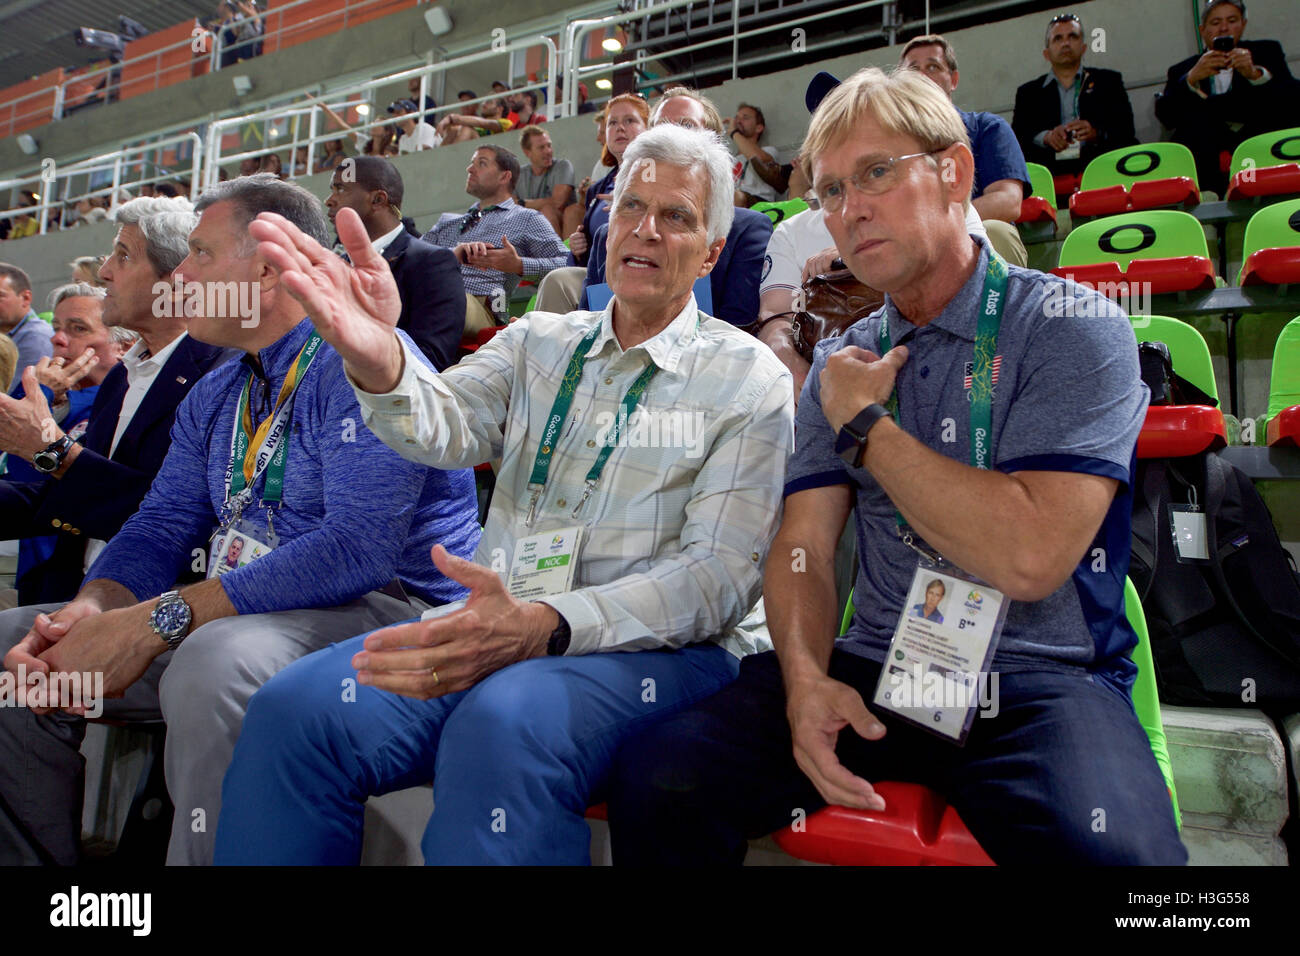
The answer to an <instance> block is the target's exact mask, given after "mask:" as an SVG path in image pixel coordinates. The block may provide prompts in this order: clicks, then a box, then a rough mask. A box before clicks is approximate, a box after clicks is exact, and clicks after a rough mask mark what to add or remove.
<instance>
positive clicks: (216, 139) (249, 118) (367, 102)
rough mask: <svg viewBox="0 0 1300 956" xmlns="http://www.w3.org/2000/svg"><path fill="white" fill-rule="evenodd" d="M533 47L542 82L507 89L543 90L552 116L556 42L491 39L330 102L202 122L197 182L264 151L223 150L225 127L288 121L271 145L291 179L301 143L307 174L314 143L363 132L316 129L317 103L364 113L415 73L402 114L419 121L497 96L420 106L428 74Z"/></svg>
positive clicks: (342, 92)
mask: <svg viewBox="0 0 1300 956" xmlns="http://www.w3.org/2000/svg"><path fill="white" fill-rule="evenodd" d="M535 46H541V47H544V48H545V50H546V65H547V70H546V76H547V79H546V81H545V82H544V83H535V84H530V85H527V86H521V87H517V88H515V89H513V90H511V92H513V93H518V92H523V91H525V90H544V91H545V99H546V105H545V107H543V108H542V114H543V115H544V116H545V117H546V118H547V119H548V120H551V119H554V118H555V116H556V108H555V98H556V95H555V89H556V82H555V78H556V76H557V73H558V66H559V49H558V48H557V47H556V45H555V41H554V40H552V39H551V38H550V37H547V36H534V37H523V38H520V39H516V40H513V41H510V42H507V43H497V44H495V45H493V46H492V47H490V48H489V49H486V50H480V51H478V52H475V53H468V54H465V55H464V56H459V57H455V58H454V59H450V60H443V61H442V62H440V63H434V64H431V65H429V66H422V67H414V68H412V69H408V70H402V71H401V72H398V73H390V74H388V75H386V76H382V77H379V78H378V79H374V80H367V81H366V82H364V83H357V84H354V85H352V86H345V87H342V88H340V89H336V90H333V91H331V93H330V96H331V97H333V98H334V99H335V101H334V102H333V103H323V102H322V101H320V100H316V99H315V98H313V100H314V101H313V102H312V103H309V104H304V105H293V106H272V107H268V108H266V109H262V110H258V111H256V112H253V113H245V114H242V115H239V116H228V117H224V118H222V119H219V120H217V121H215V122H213V123H211V124H209V125H208V130H207V148H206V150H205V154H206V162H205V165H204V169H203V183H204V185H212V184H213V183H215V182H216V181H217V179H218V177H219V175H220V167H221V164H222V163H223V162H226V163H229V162H240V161H242V160H245V159H251V158H253V157H260V156H262V155H263V154H265V153H266V152H267V150H266V148H265V147H263V148H261V149H256V150H246V151H243V152H238V153H229V154H223V153H222V150H221V139H222V136H223V134H224V133H225V132H226V131H227V130H229V129H230V128H231V127H239V126H243V125H245V124H248V123H257V122H265V121H267V120H286V121H288V123H289V125H290V126H291V127H292V137H293V138H292V139H291V140H290V141H288V142H286V143H284V144H276V149H279V148H283V147H287V148H288V149H289V157H290V160H289V166H290V169H289V172H288V176H289V178H291V179H296V178H297V177H298V175H300V174H298V173H296V172H294V170H293V166H294V156H295V154H296V153H297V151H298V148H299V147H300V146H306V147H307V158H306V173H303V174H301V175H312V172H313V170H314V169H315V166H316V164H315V156H316V146H317V145H318V144H320V143H324V142H327V141H330V140H336V139H344V138H347V137H348V136H353V135H356V134H357V133H358V132H362V131H363V130H362V129H360V128H358V127H348V128H346V129H344V130H342V131H337V130H332V131H329V132H325V133H321V132H320V131H319V129H318V126H319V117H320V107H321V106H322V105H324V106H327V107H328V108H329V109H330V110H332V111H333V110H336V108H337V107H342V108H343V109H345V110H346V109H355V108H357V107H359V106H365V107H366V113H367V114H369V113H370V112H371V111H373V109H374V104H373V102H372V100H373V96H372V94H373V92H374V91H375V90H376V89H378V88H380V87H385V86H391V85H393V84H395V83H403V82H405V83H409V82H410V80H411V79H412V78H414V77H419V78H420V92H419V94H418V98H417V99H416V100H415V102H416V104H417V105H418V106H419V111H418V114H407V116H408V117H409V116H412V115H414V116H415V117H416V122H417V123H418V122H423V121H424V120H425V118H426V117H427V116H431V115H434V116H436V115H439V114H442V115H445V114H447V113H453V112H457V111H459V110H461V109H463V108H464V107H466V106H467V105H469V104H473V103H483V102H485V101H487V100H491V99H497V98H499V97H498V94H496V93H493V94H491V95H488V96H480V97H477V98H475V99H472V100H465V101H460V102H456V103H452V104H447V105H444V106H439V107H436V108H433V109H426V108H425V97H426V96H427V95H428V90H429V81H430V79H431V78H432V77H434V76H435V75H437V74H440V73H446V72H447V71H448V70H452V69H456V68H458V67H463V66H466V65H468V64H470V63H476V62H479V61H480V60H485V59H489V58H491V57H497V56H501V55H502V54H507V55H508V54H510V53H514V52H518V51H519V50H527V49H531V48H532V47H535ZM344 97H346V99H343V98H344ZM353 97H357V98H356V99H353ZM304 118H305V119H306V125H307V131H306V132H307V135H306V137H305V138H300V136H299V133H300V132H301V128H302V125H303V122H302V121H303V119H304ZM405 119H406V117H392V118H388V119H375V120H374V121H371V122H368V123H366V124H365V126H366V129H367V130H369V129H373V128H374V127H376V126H393V125H396V124H398V123H400V122H404V121H405ZM345 125H346V124H345Z"/></svg>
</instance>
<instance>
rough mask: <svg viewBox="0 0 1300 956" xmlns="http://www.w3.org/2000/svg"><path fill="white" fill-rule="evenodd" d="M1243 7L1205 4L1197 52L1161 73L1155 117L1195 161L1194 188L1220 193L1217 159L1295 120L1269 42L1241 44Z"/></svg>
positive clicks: (1223, 181) (1289, 91) (1285, 76)
mask: <svg viewBox="0 0 1300 956" xmlns="http://www.w3.org/2000/svg"><path fill="white" fill-rule="evenodd" d="M1245 30H1246V4H1245V3H1244V2H1242V0H1207V2H1206V4H1205V9H1204V10H1203V12H1202V13H1201V39H1202V40H1203V41H1204V43H1205V52H1204V53H1200V54H1194V55H1192V56H1189V57H1188V58H1187V59H1185V60H1183V61H1181V62H1179V63H1175V64H1174V65H1173V66H1171V67H1170V68H1169V76H1168V81H1167V82H1166V83H1165V89H1164V92H1163V93H1162V94H1161V95H1160V97H1159V98H1158V99H1157V100H1156V117H1157V118H1158V119H1159V120H1160V122H1161V123H1163V124H1164V125H1165V126H1168V127H1169V128H1170V129H1171V130H1173V139H1174V142H1176V143H1182V144H1183V145H1184V146H1186V147H1187V148H1188V149H1190V150H1191V151H1192V154H1193V155H1194V156H1195V157H1196V177H1197V179H1198V180H1199V181H1200V186H1201V188H1202V189H1212V190H1214V191H1215V192H1217V193H1219V195H1223V192H1224V189H1225V187H1226V186H1227V173H1226V171H1225V170H1224V166H1223V163H1222V160H1221V158H1220V154H1221V153H1224V152H1228V153H1230V152H1231V151H1232V150H1233V149H1235V148H1236V146H1237V144H1238V143H1240V142H1242V141H1243V140H1245V139H1249V138H1250V137H1252V136H1257V135H1259V134H1260V133H1268V132H1271V131H1272V130H1277V129H1284V128H1286V127H1288V126H1292V125H1294V123H1295V116H1296V110H1297V108H1300V87H1297V84H1296V81H1295V80H1294V79H1293V78H1292V76H1291V71H1290V70H1289V69H1287V65H1286V54H1285V53H1283V52H1282V45H1281V44H1280V43H1278V42H1277V41H1276V40H1242V38H1241V35H1242V33H1244V32H1245Z"/></svg>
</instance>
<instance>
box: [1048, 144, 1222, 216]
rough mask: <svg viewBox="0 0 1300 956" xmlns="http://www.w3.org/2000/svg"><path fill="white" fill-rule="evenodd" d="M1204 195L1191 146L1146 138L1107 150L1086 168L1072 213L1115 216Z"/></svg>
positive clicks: (1188, 202)
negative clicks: (1151, 140)
mask: <svg viewBox="0 0 1300 956" xmlns="http://www.w3.org/2000/svg"><path fill="white" fill-rule="evenodd" d="M1200 200H1201V190H1200V186H1199V184H1198V183H1197V179H1196V160H1195V159H1194V158H1193V157H1192V151H1191V150H1189V149H1188V148H1187V147H1186V146H1183V145H1181V144H1180V143H1144V144H1138V145H1136V146H1126V147H1124V148H1123V149H1112V150H1111V151H1110V152H1108V153H1102V154H1101V155H1100V156H1098V157H1097V158H1096V159H1094V160H1093V161H1092V162H1090V163H1089V164H1088V167H1087V168H1086V169H1085V170H1084V171H1083V179H1082V180H1081V181H1080V184H1079V192H1077V193H1075V194H1074V195H1073V196H1071V197H1070V215H1071V216H1073V217H1075V218H1082V217H1087V216H1113V215H1116V214H1118V213H1122V212H1136V211H1138V210H1140V209H1156V208H1158V207H1160V206H1178V205H1183V206H1193V205H1195V204H1196V203H1198V202H1200Z"/></svg>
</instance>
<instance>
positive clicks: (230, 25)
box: [217, 0, 266, 70]
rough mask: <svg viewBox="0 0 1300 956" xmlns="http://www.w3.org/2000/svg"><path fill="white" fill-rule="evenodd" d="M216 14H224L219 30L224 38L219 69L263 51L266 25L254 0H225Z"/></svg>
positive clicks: (221, 15)
mask: <svg viewBox="0 0 1300 956" xmlns="http://www.w3.org/2000/svg"><path fill="white" fill-rule="evenodd" d="M217 15H218V16H219V17H220V18H221V23H220V24H219V26H218V31H217V32H218V36H219V37H220V39H221V58H220V63H221V65H220V69H223V70H224V69H226V67H229V66H234V65H235V64H236V63H238V62H239V61H240V60H251V59H252V58H253V57H256V56H261V55H262V37H263V36H264V35H265V33H266V25H265V24H264V23H263V22H262V15H261V14H260V13H259V12H258V10H257V4H256V3H254V2H253V0H222V2H221V3H220V4H218V5H217Z"/></svg>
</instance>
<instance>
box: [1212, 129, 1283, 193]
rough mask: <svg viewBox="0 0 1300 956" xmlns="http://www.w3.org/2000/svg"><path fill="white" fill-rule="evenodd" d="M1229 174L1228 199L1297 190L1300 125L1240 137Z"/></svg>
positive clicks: (1229, 167) (1233, 153)
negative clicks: (1240, 140)
mask: <svg viewBox="0 0 1300 956" xmlns="http://www.w3.org/2000/svg"><path fill="white" fill-rule="evenodd" d="M1228 173H1229V177H1230V179H1231V182H1230V184H1229V186H1228V196H1227V198H1228V199H1239V198H1249V197H1251V196H1277V195H1285V194H1287V193H1294V192H1300V127H1293V128H1291V129H1280V130H1276V131H1274V132H1272V133H1261V134H1260V135H1258V136H1252V137H1250V139H1247V140H1242V142H1241V143H1240V144H1238V146H1237V148H1236V149H1235V150H1233V152H1232V161H1231V163H1230V164H1229V166H1228Z"/></svg>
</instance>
